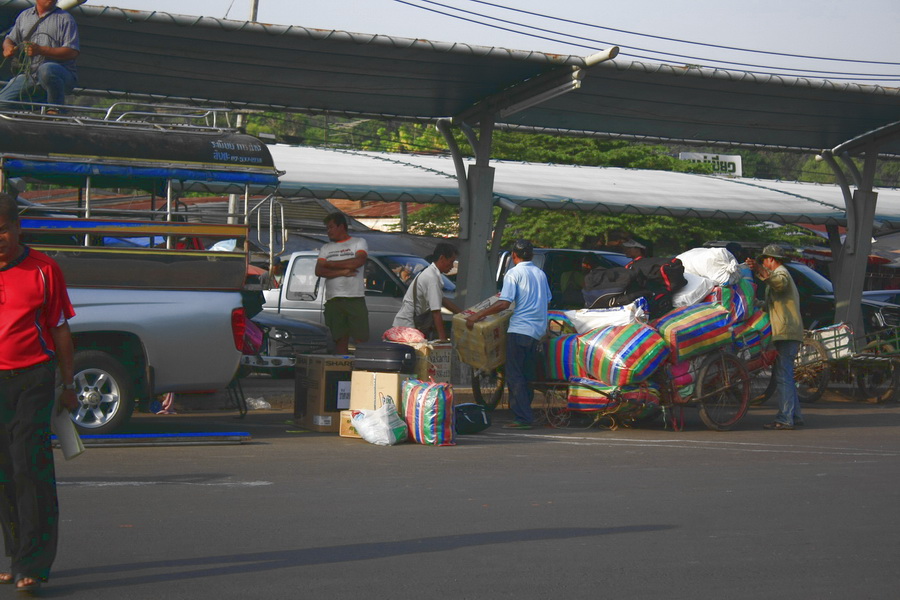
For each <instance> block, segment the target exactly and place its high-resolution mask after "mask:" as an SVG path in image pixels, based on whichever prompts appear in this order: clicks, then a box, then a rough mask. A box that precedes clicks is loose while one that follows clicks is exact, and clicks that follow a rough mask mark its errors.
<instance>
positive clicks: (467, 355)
mask: <svg viewBox="0 0 900 600" xmlns="http://www.w3.org/2000/svg"><path fill="white" fill-rule="evenodd" d="M499 301H500V295H499V294H498V295H496V296H491V297H490V298H488V299H487V300H484V301H482V302H479V303H478V304H476V305H475V306H473V307H471V308H468V309H466V310H464V311H462V312H461V313H458V314H456V315H454V316H453V347H454V348H455V349H456V353H457V354H458V355H459V359H460V360H461V361H463V362H464V363H466V364H468V365H472V366H473V367H476V368H479V369H488V370H489V369H495V368H497V367H499V366H500V365H502V364H503V363H505V362H506V329H507V328H508V327H509V319H510V317H511V316H512V312H513V311H512V307H510V308H507V309H506V310H503V311H500V312H499V313H497V314H493V315H490V316H488V317H485V318H484V319H482V320H481V321H478V322H477V323H475V326H474V327H472V329H469V328H468V327H466V317H468V316H470V315H474V314H475V313H477V312H480V311H482V310H484V309H485V308H487V307H489V306H491V305H492V304H494V303H496V302H499Z"/></svg>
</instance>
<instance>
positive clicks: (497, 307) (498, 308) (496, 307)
mask: <svg viewBox="0 0 900 600" xmlns="http://www.w3.org/2000/svg"><path fill="white" fill-rule="evenodd" d="M509 307H510V302H509V301H508V300H498V301H497V302H494V303H493V304H491V305H490V306H488V307H487V308H485V309H484V310H480V311H478V312H477V313H475V314H474V315H470V316H468V317H466V327H467V328H468V329H472V328H473V327H474V326H475V323H477V322H478V321H480V320H482V319H483V318H485V317H489V316H491V315H495V314H497V313H498V312H502V311H504V310H506V309H507V308H509Z"/></svg>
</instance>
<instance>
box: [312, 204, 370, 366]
mask: <svg viewBox="0 0 900 600" xmlns="http://www.w3.org/2000/svg"><path fill="white" fill-rule="evenodd" d="M325 231H326V233H327V234H328V239H329V240H331V241H330V242H329V243H327V244H325V245H324V246H322V249H321V250H319V258H318V260H317V261H316V275H317V276H319V277H324V278H325V325H327V326H328V329H330V330H331V337H332V339H334V351H335V353H337V354H347V351H348V349H349V346H350V338H353V339H354V340H355V341H356V342H365V341H367V340H368V339H369V310H368V309H367V308H366V283H365V277H364V276H365V267H366V260H367V259H368V255H369V254H368V250H369V247H368V245H367V244H366V240H364V239H362V238H354V237H350V234H348V233H347V217H346V216H344V214H343V213H339V212H338V213H331V214H329V215H328V216H327V217H325Z"/></svg>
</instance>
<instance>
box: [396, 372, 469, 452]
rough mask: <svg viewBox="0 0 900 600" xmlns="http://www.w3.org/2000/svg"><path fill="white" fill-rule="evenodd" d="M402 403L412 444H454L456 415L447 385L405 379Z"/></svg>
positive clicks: (451, 388) (449, 387) (448, 385)
mask: <svg viewBox="0 0 900 600" xmlns="http://www.w3.org/2000/svg"><path fill="white" fill-rule="evenodd" d="M403 400H404V402H403V413H404V415H403V416H404V420H405V421H406V426H407V427H409V438H410V439H411V440H412V441H414V442H416V443H418V444H427V445H429V446H454V445H455V444H456V442H455V439H454V436H455V435H456V412H455V411H454V409H453V387H452V386H451V385H450V384H449V383H435V382H430V383H429V382H425V381H419V380H418V379H407V380H406V381H404V382H403Z"/></svg>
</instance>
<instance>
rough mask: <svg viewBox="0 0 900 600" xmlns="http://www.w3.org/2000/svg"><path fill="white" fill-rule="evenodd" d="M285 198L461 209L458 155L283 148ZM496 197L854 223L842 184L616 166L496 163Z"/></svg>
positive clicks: (895, 201) (885, 216) (539, 204)
mask: <svg viewBox="0 0 900 600" xmlns="http://www.w3.org/2000/svg"><path fill="white" fill-rule="evenodd" d="M269 149H270V151H271V153H272V157H273V158H274V161H275V165H276V167H277V168H278V169H281V170H284V171H285V174H284V175H283V176H282V177H281V184H280V186H279V188H280V193H281V195H283V196H285V197H288V198H291V197H315V198H348V199H352V200H383V201H409V202H426V203H449V204H458V203H459V190H458V188H457V182H456V176H455V169H454V166H453V161H452V159H450V158H449V157H443V156H426V155H409V154H394V153H383V152H362V151H349V150H329V149H322V148H309V147H295V146H284V145H273V146H270V147H269ZM491 164H492V166H493V167H494V168H495V169H496V170H495V176H494V196H495V198H498V199H499V198H505V199H507V200H509V201H511V202H513V203H515V204H518V205H521V206H525V207H533V208H545V209H550V210H577V211H582V212H593V213H603V214H622V213H630V214H643V215H668V216H675V217H679V216H682V217H683V216H692V217H706V218H719V219H733V220H742V221H775V222H781V223H838V224H841V225H843V224H845V221H846V218H845V209H844V199H843V196H842V194H841V191H840V188H839V187H838V186H836V185H820V184H813V183H798V182H787V181H770V180H761V179H748V178H740V179H728V178H724V177H718V176H712V175H695V174H688V173H673V172H669V171H651V170H643V169H621V168H614V167H585V166H573V165H553V164H537V163H520V162H509V161H493V162H492V163H491ZM877 191H878V192H879V196H878V204H877V210H876V217H875V218H876V226H877V227H878V228H879V229H900V190H898V189H880V190H877Z"/></svg>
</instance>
